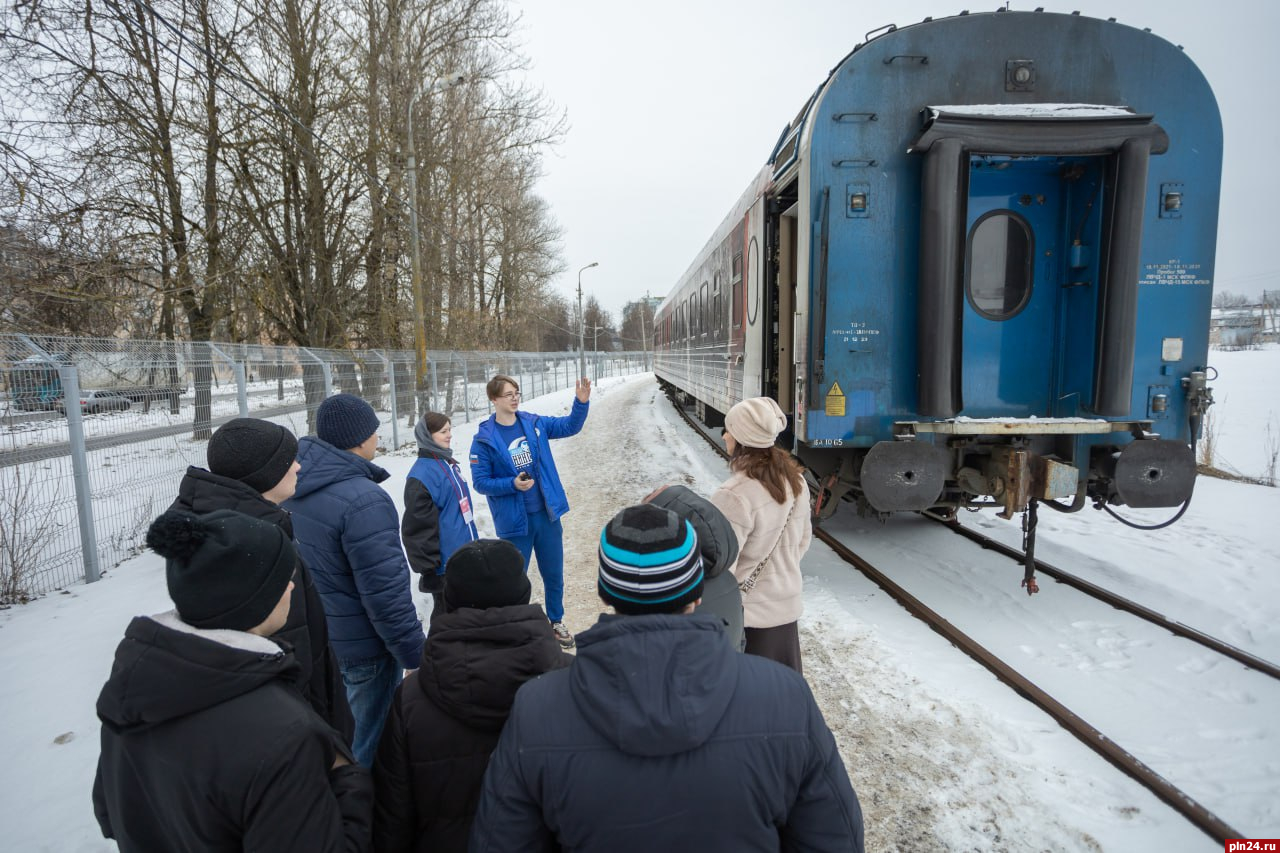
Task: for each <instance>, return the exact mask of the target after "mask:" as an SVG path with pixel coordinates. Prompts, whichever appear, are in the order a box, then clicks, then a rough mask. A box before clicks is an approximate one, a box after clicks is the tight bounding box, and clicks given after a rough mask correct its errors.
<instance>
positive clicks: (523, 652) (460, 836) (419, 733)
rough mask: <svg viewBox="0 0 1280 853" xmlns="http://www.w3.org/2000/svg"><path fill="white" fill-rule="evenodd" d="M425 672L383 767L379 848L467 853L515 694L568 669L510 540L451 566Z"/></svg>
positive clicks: (389, 732)
mask: <svg viewBox="0 0 1280 853" xmlns="http://www.w3.org/2000/svg"><path fill="white" fill-rule="evenodd" d="M440 604H441V611H442V612H441V614H440V615H439V616H435V615H434V614H433V618H432V620H431V631H430V633H429V634H428V636H427V644H426V646H424V647H423V649H422V664H421V665H420V666H419V667H418V671H417V672H414V673H411V674H410V675H409V676H408V677H407V678H406V679H405V680H404V682H403V683H402V684H401V685H400V689H399V690H398V691H397V692H396V698H395V701H394V702H393V703H392V705H391V712H390V713H389V714H388V715H387V724H386V726H385V727H384V728H383V730H382V741H381V743H379V745H378V758H377V761H376V762H375V763H374V790H375V806H374V823H373V841H374V849H376V850H378V851H380V853H466V849H467V835H468V833H469V832H470V830H471V821H472V819H473V818H474V816H475V812H476V805H477V803H478V802H479V799H480V781H481V779H482V777H483V776H484V771H485V768H486V767H487V766H488V764H489V755H490V753H492V752H493V748H494V746H495V745H496V744H497V742H498V735H499V734H500V733H501V731H502V724H503V723H505V722H506V720H507V714H509V713H510V712H511V703H512V701H513V700H514V699H515V695H516V690H518V689H519V687H520V685H522V684H524V683H525V682H526V681H528V680H529V679H531V678H534V677H536V676H539V675H541V674H542V673H544V672H548V671H550V670H553V669H561V668H563V667H566V666H568V665H569V663H570V662H571V661H572V660H573V658H572V657H571V656H570V655H568V654H567V653H565V652H563V651H561V649H560V643H559V642H558V641H557V640H556V637H555V634H554V633H553V632H552V630H551V624H550V623H549V622H548V621H547V616H546V613H544V612H543V610H542V608H541V607H539V606H538V605H536V604H530V603H529V578H528V577H527V576H526V574H525V571H524V558H523V557H522V556H521V554H520V551H519V550H517V548H516V547H515V546H514V545H512V544H511V543H510V542H506V541H503V540H501V539H481V540H478V541H476V542H468V543H467V544H465V545H463V546H462V547H461V548H459V549H458V550H457V551H455V552H454V553H453V555H452V556H451V557H450V558H449V562H448V565H447V567H446V569H445V574H444V588H443V590H442V591H441V594H440Z"/></svg>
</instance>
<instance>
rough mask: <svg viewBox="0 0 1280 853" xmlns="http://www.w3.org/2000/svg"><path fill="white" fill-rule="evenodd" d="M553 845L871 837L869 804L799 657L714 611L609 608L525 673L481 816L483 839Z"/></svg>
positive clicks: (855, 847)
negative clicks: (728, 630)
mask: <svg viewBox="0 0 1280 853" xmlns="http://www.w3.org/2000/svg"><path fill="white" fill-rule="evenodd" d="M557 845H558V846H559V849H561V850H565V851H600V853H628V851H637V853H640V851H644V852H645V853H650V851H654V850H660V851H670V850H732V851H734V853H749V851H779V850H805V851H853V853H862V850H863V839H862V812H861V810H860V809H859V807H858V799H857V797H856V796H855V795H854V793H853V788H852V787H851V786H850V784H849V777H848V775H847V774H846V773H845V769H844V764H843V763H842V762H841V760H840V754H839V752H837V751H836V744H835V739H834V738H833V737H832V736H831V731H830V730H829V729H828V728H827V726H826V723H825V722H824V721H823V719H822V713H821V712H820V711H819V710H818V706H817V704H816V703H815V702H814V700H813V694H811V693H810V692H809V686H808V685H807V684H806V683H805V681H804V679H803V678H802V677H801V676H800V674H799V673H797V672H795V671H794V670H791V669H788V668H787V667H785V666H782V665H781V664H779V663H775V662H774V661H771V660H767V659H765V658H761V657H757V656H755V655H743V654H738V653H737V652H736V651H734V650H733V649H732V648H731V647H730V646H729V644H728V643H726V642H725V641H724V637H723V634H722V632H721V630H720V625H719V623H718V621H717V620H716V619H715V618H714V617H712V616H707V615H699V614H694V615H690V616H681V615H674V616H665V615H651V616H610V615H604V616H601V617H600V621H599V622H598V623H596V625H595V626H594V627H592V628H591V629H589V630H587V631H584V632H583V633H581V634H579V635H578V655H577V659H576V660H575V661H574V662H573V665H572V666H571V667H569V669H567V670H562V671H559V672H552V673H548V674H547V675H544V676H542V677H541V678H536V679H534V680H533V681H530V682H529V683H528V684H526V685H525V686H524V687H522V688H520V692H519V693H518V694H517V695H516V702H515V706H514V707H513V708H512V711H511V717H510V718H509V719H508V720H507V725H506V728H504V729H503V731H502V737H501V738H500V739H499V741H498V747H497V749H496V750H495V751H494V753H493V758H492V760H491V761H490V763H489V769H488V771H487V772H486V773H485V778H484V788H483V792H482V794H481V796H480V808H479V811H478V812H477V813H476V819H475V823H474V824H473V825H472V831H471V848H470V849H471V851H472V853H490V851H507V850H520V851H536V850H554V849H556V847H557Z"/></svg>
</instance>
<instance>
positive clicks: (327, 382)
mask: <svg viewBox="0 0 1280 853" xmlns="http://www.w3.org/2000/svg"><path fill="white" fill-rule="evenodd" d="M298 351H299V352H304V353H306V354H307V357H308V358H310V359H311V360H312V361H314V362H315V363H316V364H318V365H320V374H321V375H322V376H323V377H324V398H325V399H326V400H327V399H329V398H330V397H332V396H333V368H332V367H330V366H329V362H327V361H325V360H324V359H323V358H321V357H320V356H318V355H316V354H315V353H313V352H312V351H311V350H309V349H307V348H306V347H298Z"/></svg>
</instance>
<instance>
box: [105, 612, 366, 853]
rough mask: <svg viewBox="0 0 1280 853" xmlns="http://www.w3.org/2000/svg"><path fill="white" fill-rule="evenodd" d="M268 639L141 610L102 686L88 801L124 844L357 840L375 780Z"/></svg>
mask: <svg viewBox="0 0 1280 853" xmlns="http://www.w3.org/2000/svg"><path fill="white" fill-rule="evenodd" d="M296 669H297V663H296V661H295V659H294V656H293V655H292V654H291V653H288V652H286V651H283V650H282V649H281V647H280V646H278V645H276V644H275V643H274V642H272V641H271V640H269V639H266V638H263V637H258V636H256V635H254V634H249V633H245V632H243V631H226V630H218V631H202V630H199V629H196V628H193V627H191V626H189V625H186V624H184V623H183V622H181V621H179V620H178V617H177V614H176V613H173V612H170V613H165V614H160V615H159V616H153V617H145V616H140V617H138V618H136V619H134V620H133V621H132V622H131V623H130V624H129V627H128V629H127V630H126V632H125V637H124V640H123V641H121V643H120V645H119V647H118V648H117V649H116V657H115V663H114V664H113V665H112V667H111V677H110V679H109V680H108V681H107V683H106V685H105V686H104V687H103V688H102V693H101V695H99V697H98V717H99V719H101V720H102V753H101V755H100V756H99V758H98V772H97V778H96V779H95V780H94V786H93V808H94V814H95V815H96V816H97V818H98V824H99V826H100V827H101V828H102V834H103V835H105V836H106V837H107V838H114V839H116V841H117V842H118V843H119V845H120V850H121V851H123V853H132V851H165V853H187V852H188V851H190V853H197V851H200V853H209V851H241V850H245V851H249V850H258V851H271V853H284V851H299V853H303V851H305V853H322V851H359V850H367V849H369V845H370V818H371V811H372V806H373V803H372V799H373V798H372V786H371V784H370V780H369V777H368V773H367V771H365V770H364V769H363V768H360V767H358V766H356V765H355V764H354V763H353V764H348V765H345V766H342V767H339V768H338V769H336V770H332V769H331V768H332V767H333V763H334V759H335V757H336V756H337V755H339V754H341V755H342V756H343V757H345V758H346V759H347V760H348V761H354V759H353V758H352V755H351V751H350V749H349V748H348V747H347V745H346V744H345V743H343V742H342V741H341V739H340V738H339V737H338V736H337V734H336V733H335V732H334V731H333V729H332V728H330V726H329V725H328V724H327V723H326V722H325V721H324V720H322V719H320V717H319V715H317V714H316V712H315V711H313V710H312V709H311V707H310V706H309V705H308V704H307V703H306V702H305V701H303V699H302V697H301V696H300V695H299V694H298V690H297V687H296V686H295V683H294V676H295V674H296Z"/></svg>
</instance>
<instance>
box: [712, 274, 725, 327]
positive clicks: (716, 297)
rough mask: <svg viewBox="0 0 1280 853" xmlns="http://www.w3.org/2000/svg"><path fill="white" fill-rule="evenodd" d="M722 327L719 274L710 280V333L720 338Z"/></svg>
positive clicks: (721, 299) (722, 303)
mask: <svg viewBox="0 0 1280 853" xmlns="http://www.w3.org/2000/svg"><path fill="white" fill-rule="evenodd" d="M723 327H724V297H723V296H722V295H721V293H720V273H716V274H715V276H714V277H713V278H712V279H711V333H712V335H713V336H715V337H717V338H718V337H720V329H721V328H723Z"/></svg>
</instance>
